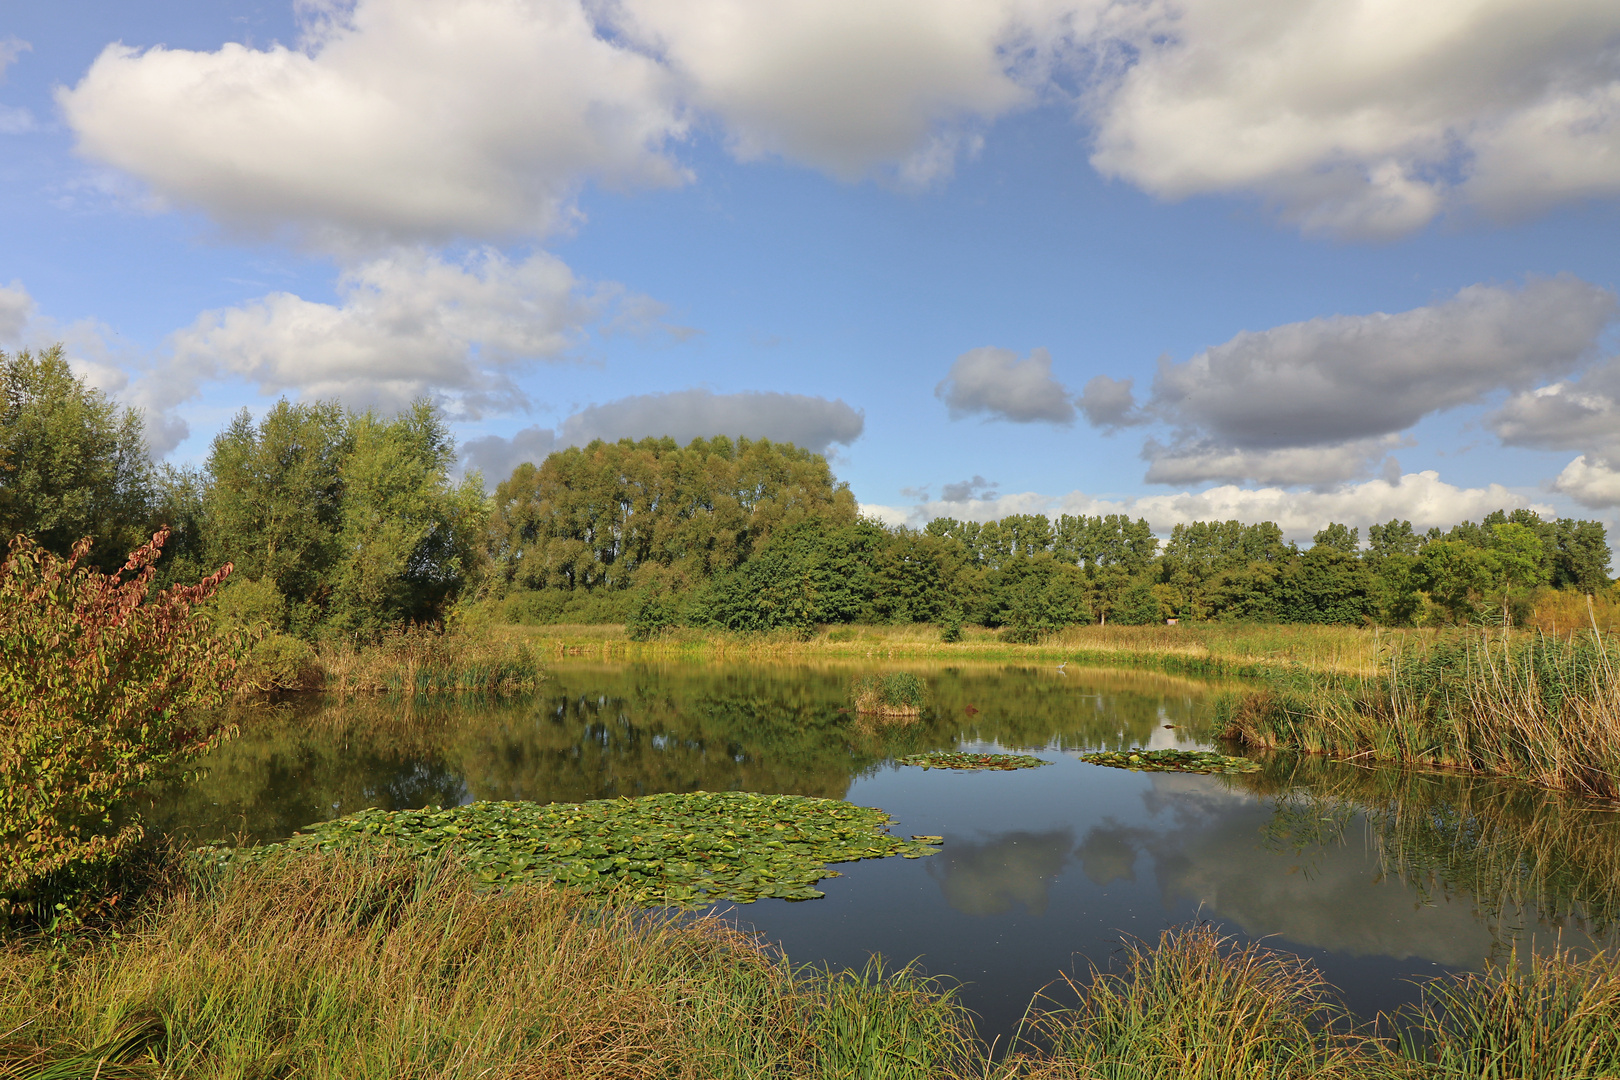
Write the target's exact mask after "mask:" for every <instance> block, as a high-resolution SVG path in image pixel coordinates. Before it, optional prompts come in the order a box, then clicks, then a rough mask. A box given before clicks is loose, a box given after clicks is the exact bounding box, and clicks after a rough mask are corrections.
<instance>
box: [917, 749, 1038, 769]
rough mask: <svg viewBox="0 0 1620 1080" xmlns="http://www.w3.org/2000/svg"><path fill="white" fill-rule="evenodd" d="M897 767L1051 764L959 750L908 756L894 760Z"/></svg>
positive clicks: (1030, 758) (1024, 756)
mask: <svg viewBox="0 0 1620 1080" xmlns="http://www.w3.org/2000/svg"><path fill="white" fill-rule="evenodd" d="M894 763H895V764H896V765H917V766H920V767H922V768H924V769H1004V770H1005V769H1033V768H1037V767H1038V766H1041V765H1048V764H1050V762H1047V761H1043V760H1042V759H1041V758H1038V757H1035V756H1033V755H1031V754H968V753H963V752H962V751H959V750H950V751H946V750H935V751H933V752H931V753H927V754H907V755H906V756H905V757H897V758H895V759H894Z"/></svg>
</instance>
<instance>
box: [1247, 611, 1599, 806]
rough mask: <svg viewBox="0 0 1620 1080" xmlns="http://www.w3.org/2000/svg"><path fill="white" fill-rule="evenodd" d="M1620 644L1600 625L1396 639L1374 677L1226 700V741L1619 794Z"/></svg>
mask: <svg viewBox="0 0 1620 1080" xmlns="http://www.w3.org/2000/svg"><path fill="white" fill-rule="evenodd" d="M1617 667H1620V647H1617V645H1616V643H1615V642H1614V640H1613V639H1612V638H1611V637H1609V636H1607V635H1601V634H1598V633H1597V632H1595V631H1593V632H1592V633H1589V634H1583V635H1572V636H1571V637H1568V638H1554V637H1551V636H1549V635H1546V634H1540V633H1520V634H1510V633H1505V632H1504V633H1497V634H1494V635H1493V634H1488V633H1483V632H1482V633H1479V634H1477V635H1468V636H1462V637H1451V638H1445V639H1438V640H1435V641H1432V642H1427V643H1423V644H1412V643H1397V644H1396V645H1394V646H1393V647H1391V648H1390V649H1389V650H1388V652H1387V653H1386V655H1385V658H1384V661H1383V663H1382V665H1381V670H1380V671H1379V673H1378V674H1376V675H1373V676H1367V677H1352V678H1343V677H1332V676H1322V675H1318V674H1313V673H1297V674H1296V675H1294V676H1292V677H1290V678H1285V679H1278V680H1275V681H1274V682H1273V684H1272V685H1271V686H1269V687H1267V688H1263V689H1260V690H1256V691H1251V692H1247V693H1242V694H1237V695H1232V696H1229V697H1227V698H1225V699H1223V700H1222V701H1220V702H1219V703H1218V706H1217V716H1218V720H1219V723H1220V725H1221V727H1222V728H1223V730H1224V732H1225V734H1226V736H1227V737H1229V738H1232V739H1236V740H1238V741H1241V742H1243V743H1246V744H1249V745H1252V746H1267V747H1288V748H1291V749H1297V750H1303V751H1306V752H1309V753H1325V754H1332V755H1334V756H1336V757H1343V758H1371V759H1375V760H1381V761H1399V762H1409V763H1414V764H1421V765H1432V766H1439V767H1447V768H1460V769H1468V770H1471V771H1474V772H1482V773H1492V774H1495V775H1499V776H1509V777H1514V778H1516V779H1521V780H1527V781H1530V782H1531V783H1535V784H1540V785H1542V786H1544V787H1550V788H1557V789H1560V790H1565V791H1571V792H1575V793H1577V794H1580V795H1587V796H1593V797H1597V798H1605V799H1616V798H1620V679H1617V678H1616V674H1617Z"/></svg>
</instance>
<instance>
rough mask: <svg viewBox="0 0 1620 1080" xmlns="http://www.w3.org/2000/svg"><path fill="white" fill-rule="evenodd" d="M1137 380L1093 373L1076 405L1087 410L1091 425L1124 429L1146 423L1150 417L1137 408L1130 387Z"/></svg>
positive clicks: (1087, 417) (1084, 410)
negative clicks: (1113, 377) (1112, 377)
mask: <svg viewBox="0 0 1620 1080" xmlns="http://www.w3.org/2000/svg"><path fill="white" fill-rule="evenodd" d="M1135 381H1136V380H1135V379H1111V378H1109V377H1108V376H1107V375H1097V376H1093V378H1092V379H1091V381H1090V382H1088V383H1086V388H1085V389H1084V390H1082V391H1081V392H1080V397H1079V398H1078V399H1077V401H1076V404H1078V405H1079V406H1080V411H1081V412H1083V413H1085V416H1086V422H1087V423H1089V424H1090V425H1091V426H1092V427H1100V428H1122V427H1131V426H1132V425H1135V424H1145V423H1148V422H1149V420H1150V419H1151V418H1150V417H1148V416H1146V415H1144V414H1143V412H1142V410H1140V409H1138V408H1137V407H1136V397H1135V395H1134V394H1133V393H1132V390H1131V386H1132V384H1133V383H1134V382H1135Z"/></svg>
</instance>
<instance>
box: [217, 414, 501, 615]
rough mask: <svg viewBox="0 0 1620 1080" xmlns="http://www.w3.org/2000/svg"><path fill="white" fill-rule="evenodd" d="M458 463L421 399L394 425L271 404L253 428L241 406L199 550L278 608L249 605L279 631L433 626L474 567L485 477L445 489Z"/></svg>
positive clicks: (220, 450)
mask: <svg viewBox="0 0 1620 1080" xmlns="http://www.w3.org/2000/svg"><path fill="white" fill-rule="evenodd" d="M454 462H455V444H454V442H453V441H452V439H451V438H450V434H449V432H448V430H447V429H446V427H445V424H444V421H443V418H442V417H441V416H440V415H439V413H438V411H437V409H436V408H435V407H434V406H432V405H430V404H428V403H427V402H417V403H415V404H413V405H412V406H411V407H410V408H409V409H407V410H406V411H405V412H403V413H401V414H400V415H399V416H397V417H394V418H392V419H383V418H380V417H378V416H376V415H375V414H373V413H369V412H366V413H351V412H348V411H347V410H345V409H344V408H343V407H342V406H341V405H339V404H337V403H336V402H317V403H314V404H298V405H293V404H289V403H288V402H286V401H280V402H278V403H277V404H276V405H275V406H274V407H273V408H272V409H270V411H269V412H268V413H266V414H265V416H264V418H263V419H262V420H260V421H259V423H258V424H254V422H253V419H252V417H251V416H250V415H249V414H248V413H247V412H246V411H245V410H244V411H243V412H242V413H241V414H239V415H238V416H237V417H236V419H235V420H234V421H233V422H232V423H231V425H230V427H229V428H227V429H226V430H225V431H224V432H223V433H221V434H220V435H219V436H218V437H217V438H216V439H215V440H214V446H213V450H212V452H211V453H210V454H209V457H208V463H207V466H206V489H205V492H204V496H203V511H204V517H205V520H206V529H207V531H208V533H209V537H210V539H209V550H210V551H211V552H212V554H213V555H214V557H216V558H221V559H224V558H228V559H232V560H233V561H235V562H236V564H237V565H238V567H239V568H240V573H241V575H242V578H243V580H244V581H251V582H258V583H267V584H268V585H269V586H270V587H272V588H273V589H274V592H275V593H276V594H279V596H280V597H282V598H283V599H284V600H285V604H282V605H278V604H275V603H270V602H265V603H261V604H259V605H258V609H259V610H262V611H280V612H282V619H283V624H282V625H280V626H276V627H273V629H276V630H282V631H287V632H290V633H293V634H295V635H298V636H302V637H313V636H316V635H318V634H320V633H330V632H336V633H342V634H345V635H351V636H357V637H360V638H362V639H370V638H375V637H376V636H377V635H378V634H380V633H382V632H383V631H384V630H385V629H386V628H388V627H390V626H396V625H400V624H403V623H410V622H429V621H434V620H437V619H438V618H440V617H441V615H442V614H443V611H444V607H445V605H446V604H447V603H448V602H449V601H450V599H451V598H452V597H453V596H454V595H455V594H456V593H457V592H458V591H459V590H460V589H461V588H463V587H464V586H466V585H468V584H469V583H470V582H472V581H473V580H475V578H476V576H477V574H478V572H479V567H480V564H481V560H482V559H483V557H484V556H483V544H482V542H483V538H484V535H485V532H486V528H487V526H486V515H485V507H484V497H483V490H482V480H481V478H479V477H477V476H471V477H468V478H467V479H466V480H465V481H464V482H462V483H461V484H460V485H456V484H452V483H451V481H450V478H449V470H450V468H451V466H452V465H453V464H454ZM241 587H243V586H241V585H237V586H235V588H241Z"/></svg>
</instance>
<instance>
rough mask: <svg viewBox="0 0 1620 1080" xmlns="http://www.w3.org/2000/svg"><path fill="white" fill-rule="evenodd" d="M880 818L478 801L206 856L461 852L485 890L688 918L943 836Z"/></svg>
mask: <svg viewBox="0 0 1620 1080" xmlns="http://www.w3.org/2000/svg"><path fill="white" fill-rule="evenodd" d="M890 824H891V821H890V818H889V816H888V815H887V814H885V813H884V812H883V811H881V810H876V809H873V808H871V807H865V806H852V805H851V804H849V803H846V802H842V801H840V800H837V799H812V798H807V797H805V796H799V795H756V794H752V793H749V792H740V791H728V792H713V793H711V792H703V791H696V792H689V793H684V794H683V793H670V794H662V795H648V796H644V797H642V798H637V799H599V800H596V801H594V802H586V803H564V804H559V803H553V804H540V803H522V802H482V803H471V804H469V805H467V806H459V807H455V808H452V809H450V810H441V809H439V808H438V807H428V808H426V809H422V810H396V811H384V810H376V809H371V810H363V811H361V812H360V813H358V814H352V815H350V816H349V817H345V818H339V819H337V820H336V821H327V822H321V823H320V824H317V825H310V826H306V827H305V829H304V830H303V831H301V832H299V833H298V834H296V835H294V836H293V837H292V838H290V839H288V840H286V841H283V842H282V843H280V844H271V845H267V846H265V847H258V848H243V849H238V850H235V851H232V850H230V849H211V850H210V851H209V852H208V855H209V857H211V858H216V859H219V860H220V861H230V860H232V859H245V860H254V859H259V858H263V857H264V856H265V855H266V854H268V853H269V852H272V851H275V850H278V849H290V850H293V851H311V852H313V851H332V850H335V849H337V848H340V847H346V846H352V845H357V844H367V843H377V842H387V843H392V844H395V845H397V846H399V847H401V848H404V849H405V850H407V851H411V852H414V853H417V854H421V855H427V854H431V853H433V852H435V851H438V850H440V849H441V848H450V849H452V850H454V851H456V852H458V853H459V854H460V855H461V856H462V857H463V858H465V859H466V860H467V861H468V862H469V863H471V864H472V866H473V868H474V870H475V872H477V873H478V875H479V876H480V877H481V878H482V879H483V880H485V881H488V882H489V883H491V884H492V885H497V886H499V885H510V884H515V883H518V882H524V881H559V882H563V883H565V884H567V885H568V886H570V887H572V888H578V889H582V890H584V891H585V892H587V893H600V894H604V895H607V896H610V897H611V898H612V899H614V900H615V901H616V902H621V903H634V904H637V905H641V906H678V907H694V906H699V905H702V904H708V903H713V902H715V901H717V900H732V901H735V902H738V903H748V902H750V901H752V900H754V899H755V898H756V897H759V896H770V897H777V898H780V899H785V900H811V899H815V898H817V897H819V896H821V895H822V893H821V892H820V891H818V890H817V889H816V888H815V887H814V886H815V884H816V882H817V881H819V880H821V879H822V878H826V877H837V876H839V875H838V872H837V871H836V870H831V869H829V868H828V865H827V864H829V863H839V862H854V861H856V860H859V859H873V858H885V857H887V856H891V855H902V856H904V857H906V858H909V859H915V858H922V857H923V856H927V855H932V854H934V853H936V852H937V851H938V850H939V848H937V847H932V846H930V844H931V843H932V844H937V843H939V842H940V841H941V838H940V837H934V836H915V837H912V838H911V839H910V840H902V839H901V838H900V837H898V836H893V835H890V834H889V832H888V827H889V825H890Z"/></svg>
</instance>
